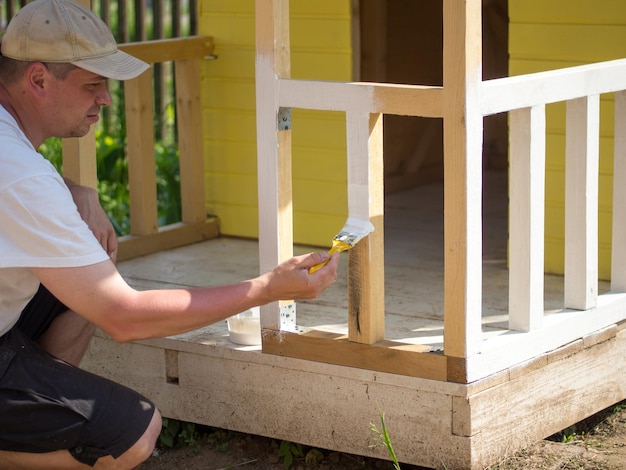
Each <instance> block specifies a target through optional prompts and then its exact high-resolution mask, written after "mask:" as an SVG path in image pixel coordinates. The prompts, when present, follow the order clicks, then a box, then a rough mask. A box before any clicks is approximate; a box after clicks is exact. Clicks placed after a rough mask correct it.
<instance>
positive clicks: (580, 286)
mask: <svg viewBox="0 0 626 470" xmlns="http://www.w3.org/2000/svg"><path fill="white" fill-rule="evenodd" d="M566 120H567V122H566V130H565V132H566V144H565V148H566V156H565V280H564V282H565V308H573V309H578V310H587V309H589V308H592V307H595V306H596V303H597V299H598V159H599V139H600V125H599V124H600V97H599V96H598V95H592V96H587V97H583V98H579V99H575V100H570V101H568V102H567V118H566Z"/></svg>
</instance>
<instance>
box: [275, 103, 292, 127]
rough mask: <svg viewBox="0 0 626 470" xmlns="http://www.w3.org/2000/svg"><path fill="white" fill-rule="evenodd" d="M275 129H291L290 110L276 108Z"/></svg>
mask: <svg viewBox="0 0 626 470" xmlns="http://www.w3.org/2000/svg"><path fill="white" fill-rule="evenodd" d="M276 129H278V130H279V131H288V130H289V129H291V108H278V114H277V116H276Z"/></svg>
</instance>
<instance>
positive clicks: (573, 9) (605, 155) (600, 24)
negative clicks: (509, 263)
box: [509, 0, 626, 279]
mask: <svg viewBox="0 0 626 470" xmlns="http://www.w3.org/2000/svg"><path fill="white" fill-rule="evenodd" d="M509 18H510V26H509V53H510V62H509V72H510V74H511V75H520V74H525V73H532V72H539V71H544V70H551V69H557V68H562V67H569V66H574V65H580V64H586V63H593V62H600V61H604V60H612V59H618V58H623V57H626V2H624V1H623V0H598V1H595V2H590V1H588V0H550V1H545V0H510V1H509ZM600 112H601V116H600V175H599V188H600V195H599V207H598V209H599V222H598V230H599V246H598V250H599V253H598V254H599V276H600V278H602V279H608V278H609V277H610V267H611V266H610V264H611V262H610V258H611V210H612V202H611V197H612V190H613V186H612V182H613V178H612V174H613V96H612V95H609V96H602V97H601V104H600ZM564 154H565V105H564V104H555V105H549V106H548V107H547V142H546V164H547V168H546V235H545V239H546V256H545V266H546V271H547V272H550V273H559V274H560V273H562V272H563V265H564V235H563V234H564V223H565V220H564V217H565V216H564V195H565V182H564V169H565V164H564V161H565V159H564Z"/></svg>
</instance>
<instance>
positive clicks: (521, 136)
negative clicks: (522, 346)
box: [509, 106, 546, 331]
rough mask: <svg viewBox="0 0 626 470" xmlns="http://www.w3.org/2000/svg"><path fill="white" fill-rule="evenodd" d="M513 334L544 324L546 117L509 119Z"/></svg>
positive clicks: (524, 113)
mask: <svg viewBox="0 0 626 470" xmlns="http://www.w3.org/2000/svg"><path fill="white" fill-rule="evenodd" d="M509 122H510V155H511V158H510V179H509V328H510V329H512V330H519V331H530V330H534V329H537V328H540V327H541V324H542V320H543V310H544V305H543V301H544V299H543V276H544V274H543V271H544V267H543V264H544V212H545V208H544V197H545V182H544V179H545V154H546V136H545V133H546V113H545V106H534V107H532V108H524V109H519V110H515V111H511V112H510V113H509Z"/></svg>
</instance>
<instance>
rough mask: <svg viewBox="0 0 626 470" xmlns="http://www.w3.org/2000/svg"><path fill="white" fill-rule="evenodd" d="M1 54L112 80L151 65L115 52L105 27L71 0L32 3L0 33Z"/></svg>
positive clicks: (120, 78)
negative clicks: (66, 66)
mask: <svg viewBox="0 0 626 470" xmlns="http://www.w3.org/2000/svg"><path fill="white" fill-rule="evenodd" d="M1 51H2V55H4V56H6V57H10V58H12V59H17V60H24V61H29V62H61V63H70V64H74V65H76V66H77V67H80V68H82V69H85V70H88V71H90V72H93V73H96V74H98V75H101V76H103V77H107V78H114V79H116V80H128V79H131V78H135V77H136V76H138V75H139V74H141V73H142V72H144V71H145V70H146V69H148V67H150V65H149V64H147V63H145V62H143V61H142V60H139V59H137V58H136V57H133V56H131V55H129V54H126V53H125V52H122V51H120V50H119V49H118V48H117V44H116V42H115V39H114V38H113V35H112V34H111V31H110V30H109V27H108V26H107V25H106V24H105V23H104V21H102V20H101V19H100V18H99V17H98V16H97V15H96V14H95V13H94V12H92V11H91V10H90V9H88V8H86V7H84V6H82V5H81V4H79V3H76V2H75V1H73V0H35V1H33V2H31V3H28V4H27V5H26V6H24V7H23V8H22V9H21V10H20V11H18V12H17V14H16V15H15V16H14V17H13V19H12V20H11V21H10V22H9V24H8V26H7V28H6V31H5V32H4V34H3V35H2V44H1Z"/></svg>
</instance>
